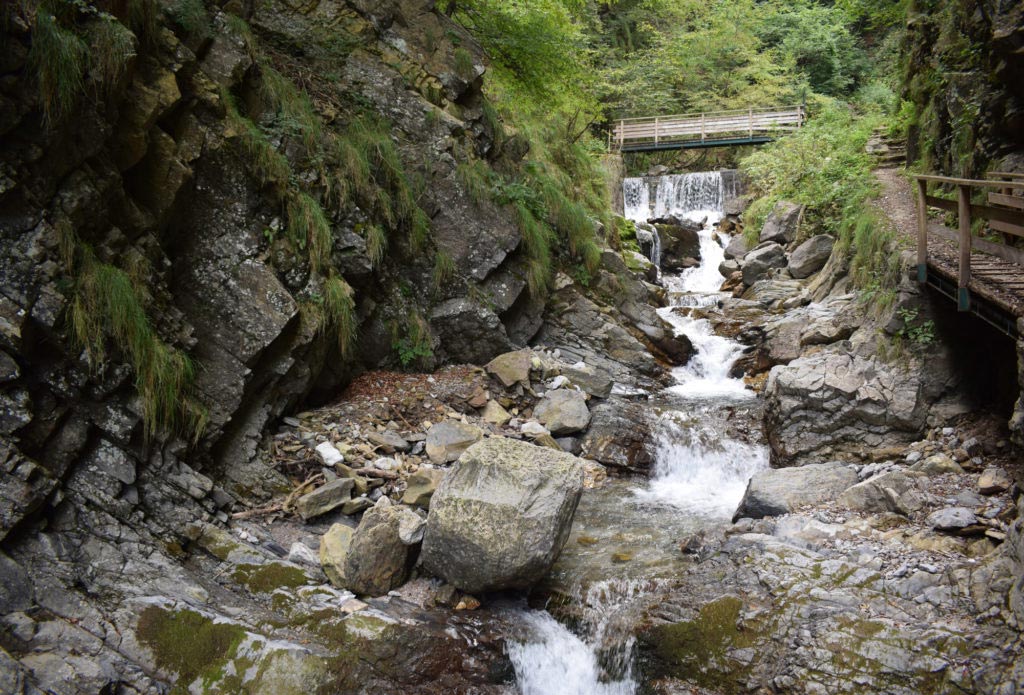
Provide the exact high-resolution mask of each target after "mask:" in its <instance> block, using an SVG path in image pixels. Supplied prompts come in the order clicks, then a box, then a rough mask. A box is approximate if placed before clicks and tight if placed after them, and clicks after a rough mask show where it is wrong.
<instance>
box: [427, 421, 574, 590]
mask: <svg viewBox="0 0 1024 695" xmlns="http://www.w3.org/2000/svg"><path fill="white" fill-rule="evenodd" d="M583 476H584V473H583V466H582V464H581V462H580V461H579V460H578V459H577V458H576V457H575V456H572V455H570V454H564V453H559V452H556V451H553V450H551V449H545V448H541V447H537V446H534V445H532V444H527V443H525V442H520V441H516V440H511V439H487V440H484V441H482V442H479V443H477V444H475V445H473V446H472V447H470V448H469V450H467V451H466V453H465V454H463V455H462V457H461V458H460V459H459V460H458V462H456V464H455V465H454V466H453V467H452V469H451V470H450V471H449V472H448V474H447V475H446V476H445V478H444V480H443V481H442V483H441V486H440V487H439V488H438V490H437V492H435V493H434V497H433V499H432V500H431V505H430V514H429V516H428V517H427V529H426V535H425V537H424V541H423V553H422V563H423V567H424V568H425V569H426V570H427V571H428V572H431V573H432V574H434V575H436V576H438V577H441V578H443V579H444V580H445V581H447V582H449V583H450V584H453V585H454V586H456V587H458V588H460V589H462V590H463V591H468V592H471V593H476V592H484V591H497V590H501V589H524V588H528V587H530V586H532V585H533V584H534V583H535V582H537V581H538V580H539V579H540V578H541V577H542V576H544V574H545V573H546V572H547V571H548V569H550V567H551V565H552V563H553V562H554V561H555V559H556V558H557V557H558V554H559V553H560V552H561V550H562V547H563V546H564V545H565V541H566V540H567V539H568V537H569V530H570V527H571V526H572V518H573V515H574V514H575V512H576V505H577V504H578V502H579V498H580V494H581V492H582V489H583Z"/></svg>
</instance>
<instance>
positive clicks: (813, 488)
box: [733, 463, 857, 522]
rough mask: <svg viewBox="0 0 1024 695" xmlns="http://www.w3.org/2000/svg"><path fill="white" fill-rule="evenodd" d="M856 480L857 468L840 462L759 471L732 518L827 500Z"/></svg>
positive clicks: (757, 516)
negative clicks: (855, 469)
mask: <svg viewBox="0 0 1024 695" xmlns="http://www.w3.org/2000/svg"><path fill="white" fill-rule="evenodd" d="M856 482H857V473H856V471H854V470H853V469H852V468H850V467H849V466H846V465H844V464H841V463H812V464H809V465H806V466H800V467H798V468H770V469H768V470H765V471H760V472H759V473H755V474H754V477H752V478H751V479H750V482H749V483H747V491H746V492H745V493H743V499H742V500H741V501H740V506H739V507H738V508H737V509H736V513H735V514H734V515H733V522H735V521H737V520H739V519H743V518H750V519H761V518H763V517H766V516H778V515H779V514H788V513H789V512H792V511H793V510H794V509H796V508H797V507H799V506H802V505H807V504H820V503H822V502H827V501H829V500H833V499H835V498H836V497H837V496H838V495H839V494H840V493H841V492H843V490H845V489H846V488H848V487H850V486H851V485H854V484H855V483H856Z"/></svg>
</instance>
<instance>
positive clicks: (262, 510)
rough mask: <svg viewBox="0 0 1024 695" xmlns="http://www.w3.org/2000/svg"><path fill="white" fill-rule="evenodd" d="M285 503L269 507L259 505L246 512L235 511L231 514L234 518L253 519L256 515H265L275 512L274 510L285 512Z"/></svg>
mask: <svg viewBox="0 0 1024 695" xmlns="http://www.w3.org/2000/svg"><path fill="white" fill-rule="evenodd" d="M283 511H284V505H283V504H272V505H270V506H269V507H257V508H256V509H247V510H245V511H244V512H235V513H234V514H232V515H231V518H232V519H251V518H253V517H254V516H265V515H267V514H273V513H274V512H283Z"/></svg>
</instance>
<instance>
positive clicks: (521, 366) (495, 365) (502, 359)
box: [484, 350, 533, 387]
mask: <svg viewBox="0 0 1024 695" xmlns="http://www.w3.org/2000/svg"><path fill="white" fill-rule="evenodd" d="M532 364H533V351H532V350H516V351H515V352H506V353H505V354H503V355H498V356H497V357H495V358H494V359H493V360H491V361H490V362H488V363H487V365H486V366H485V367H484V369H486V370H487V373H488V374H490V375H492V376H493V377H495V378H496V379H497V380H498V381H500V382H501V383H502V384H503V385H504V386H506V387H510V386H515V385H516V384H522V385H524V386H529V384H530V368H531V366H532Z"/></svg>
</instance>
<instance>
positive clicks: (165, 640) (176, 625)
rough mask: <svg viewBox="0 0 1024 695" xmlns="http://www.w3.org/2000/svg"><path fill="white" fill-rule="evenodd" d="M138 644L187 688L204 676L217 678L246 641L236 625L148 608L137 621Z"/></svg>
mask: <svg viewBox="0 0 1024 695" xmlns="http://www.w3.org/2000/svg"><path fill="white" fill-rule="evenodd" d="M136 634H137V635H138V638H139V641H140V642H142V643H143V644H145V645H146V646H147V647H149V648H150V650H152V652H153V655H154V657H155V658H156V665H157V666H158V667H159V668H160V669H161V670H162V671H167V672H169V673H174V674H177V676H178V682H179V683H180V684H182V685H187V684H189V683H191V682H193V681H194V680H195V679H196V678H198V677H200V676H203V677H204V679H205V678H206V677H210V678H216V676H217V674H218V673H219V672H220V671H221V670H222V669H223V666H224V663H225V661H227V660H228V659H230V658H231V657H232V656H233V655H234V654H235V651H236V650H237V649H238V645H239V644H240V643H241V642H242V640H243V639H244V638H245V630H244V629H242V628H241V627H240V626H238V625H229V624H226V623H215V622H213V621H212V620H210V619H209V618H207V617H205V616H203V615H200V614H199V613H196V612H195V611H190V610H182V611H170V610H167V609H166V608H163V607H161V606H149V607H148V608H146V609H145V610H144V611H142V615H141V616H140V617H139V625H138V630H137V632H136Z"/></svg>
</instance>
